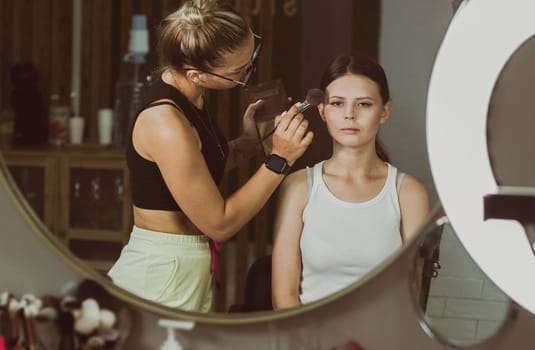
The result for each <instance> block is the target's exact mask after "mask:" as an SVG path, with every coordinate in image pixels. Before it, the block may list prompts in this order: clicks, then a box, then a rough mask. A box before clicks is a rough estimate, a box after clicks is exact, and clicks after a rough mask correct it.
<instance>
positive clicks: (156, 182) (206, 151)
mask: <svg viewBox="0 0 535 350" xmlns="http://www.w3.org/2000/svg"><path fill="white" fill-rule="evenodd" d="M161 99H169V100H172V101H173V102H174V103H176V105H177V106H179V107H180V109H181V110H182V112H183V113H184V115H185V116H186V118H187V119H188V120H189V122H190V123H191V124H192V125H193V126H194V127H195V129H196V130H197V133H198V134H199V137H200V139H201V145H202V149H201V152H202V155H203V157H204V161H205V162H206V165H207V166H208V169H209V170H210V174H211V175H212V178H213V179H214V181H215V183H216V184H218V183H219V182H220V181H221V179H222V177H223V172H224V170H225V163H226V161H227V156H228V144H227V141H226V139H225V137H224V136H223V134H222V133H221V130H220V128H219V126H218V125H217V124H216V123H215V122H214V121H213V120H212V119H211V118H210V115H209V114H208V112H207V110H206V107H205V108H204V109H203V110H200V109H198V108H197V107H196V106H195V105H193V104H192V103H191V102H189V100H188V99H187V98H186V97H185V96H184V95H183V94H182V93H181V92H180V91H178V90H177V89H175V88H174V87H173V86H171V85H169V84H167V83H165V82H164V81H163V80H162V79H161V77H159V78H157V79H156V80H154V81H153V83H152V84H151V85H150V86H149V88H148V89H147V93H146V95H145V98H144V99H143V103H142V108H141V109H140V111H139V112H138V113H137V114H136V116H135V117H134V118H133V120H132V121H131V122H130V126H129V130H128V133H127V137H126V162H127V165H128V169H129V172H130V185H131V189H132V202H133V204H134V205H135V206H137V207H139V208H143V209H155V210H170V211H180V208H179V206H178V204H177V203H176V202H175V199H174V198H173V196H172V195H171V192H169V189H168V188H167V185H166V184H165V182H164V179H163V177H162V173H161V172H160V169H159V168H158V166H157V165H156V163H155V162H152V161H149V160H147V159H145V158H143V157H141V156H140V155H139V153H137V152H136V150H135V149H134V145H133V143H132V132H133V129H134V124H135V122H136V120H137V117H138V116H139V113H141V111H143V110H144V109H147V108H150V107H151V106H153V105H159V104H163V103H165V104H169V105H171V106H172V104H171V103H170V102H160V103H154V102H155V101H158V100H161ZM201 118H202V120H201ZM211 125H212V126H213V128H212V129H210V126H211ZM214 133H215V134H216V136H217V139H218V140H214V137H213V136H212V135H213V134H214ZM218 141H219V144H220V145H221V147H222V149H223V153H224V154H223V155H222V154H221V150H220V149H219V146H218Z"/></svg>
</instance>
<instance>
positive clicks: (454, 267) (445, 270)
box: [426, 225, 508, 342]
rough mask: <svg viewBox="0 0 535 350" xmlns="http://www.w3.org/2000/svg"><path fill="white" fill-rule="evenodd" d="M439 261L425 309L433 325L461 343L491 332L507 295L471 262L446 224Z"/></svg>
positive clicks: (503, 313)
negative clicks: (436, 274)
mask: <svg viewBox="0 0 535 350" xmlns="http://www.w3.org/2000/svg"><path fill="white" fill-rule="evenodd" d="M439 261H440V265H441V269H439V270H438V276H437V277H436V278H434V279H433V280H432V282H431V288H430V291H429V299H428V304H427V311H426V314H427V316H428V318H429V319H430V320H431V323H432V326H433V328H435V329H437V330H439V331H440V332H441V333H442V334H443V335H445V336H446V337H448V338H450V339H454V340H457V341H460V342H474V341H477V340H479V339H483V338H486V337H487V336H489V335H491V334H492V333H494V332H495V331H496V330H497V328H498V327H499V326H500V324H501V323H502V320H503V319H504V317H505V314H506V311H507V308H508V298H507V297H506V296H505V295H504V294H503V293H502V292H501V291H500V290H499V289H498V288H497V287H496V286H495V285H494V284H493V283H492V281H490V280H489V279H488V278H487V277H486V276H485V274H484V273H483V272H482V271H481V270H480V269H479V268H478V267H477V265H476V264H475V263H474V262H473V261H472V259H471V258H470V256H469V255H468V253H467V252H466V250H465V249H464V247H463V246H462V244H461V243H460V242H459V240H458V239H457V236H456V235H455V233H454V231H453V229H452V228H451V226H449V225H447V226H446V227H445V229H444V232H443V234H442V239H441V244H440V256H439Z"/></svg>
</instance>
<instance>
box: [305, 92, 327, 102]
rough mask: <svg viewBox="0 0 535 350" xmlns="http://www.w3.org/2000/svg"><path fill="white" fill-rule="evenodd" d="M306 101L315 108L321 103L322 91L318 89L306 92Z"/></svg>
mask: <svg viewBox="0 0 535 350" xmlns="http://www.w3.org/2000/svg"><path fill="white" fill-rule="evenodd" d="M306 100H307V101H308V103H309V104H310V105H311V106H317V105H319V104H320V103H321V102H323V91H321V90H320V89H310V90H308V92H307V97H306Z"/></svg>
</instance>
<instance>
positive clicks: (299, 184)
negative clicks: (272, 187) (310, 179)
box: [280, 168, 307, 195]
mask: <svg viewBox="0 0 535 350" xmlns="http://www.w3.org/2000/svg"><path fill="white" fill-rule="evenodd" d="M306 188H307V176H306V170H305V169H304V168H303V169H299V170H296V171H294V172H293V173H291V174H289V175H288V176H286V177H285V178H284V180H283V181H282V184H281V187H280V190H281V191H283V192H287V193H291V194H292V195H296V194H298V193H301V192H303V193H306Z"/></svg>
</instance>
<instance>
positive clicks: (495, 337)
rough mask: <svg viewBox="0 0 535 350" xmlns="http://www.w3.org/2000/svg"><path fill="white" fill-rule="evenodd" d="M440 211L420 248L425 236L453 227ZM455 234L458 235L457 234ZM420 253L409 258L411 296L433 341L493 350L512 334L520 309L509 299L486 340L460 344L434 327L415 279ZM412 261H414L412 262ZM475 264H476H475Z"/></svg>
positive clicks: (420, 319)
mask: <svg viewBox="0 0 535 350" xmlns="http://www.w3.org/2000/svg"><path fill="white" fill-rule="evenodd" d="M438 209H439V210H433V213H434V216H432V217H430V218H429V219H430V221H429V222H428V223H427V224H426V226H425V227H424V228H423V230H421V233H420V234H419V235H418V237H417V238H416V240H417V242H416V243H415V244H416V245H417V246H419V245H420V244H421V243H422V240H423V239H425V235H427V234H430V233H432V232H433V231H434V230H437V229H441V230H444V227H445V226H446V225H451V222H450V221H449V218H448V217H447V216H446V215H445V212H444V209H443V208H442V207H439V208H438ZM453 234H455V235H456V233H455V232H453ZM418 251H419V249H418V248H416V249H415V250H414V252H415V253H414V254H413V256H412V257H411V258H409V266H408V279H409V287H410V288H411V295H412V298H411V299H412V304H413V307H414V310H415V312H416V315H417V317H418V322H419V323H420V327H421V328H422V330H423V331H424V332H425V333H426V334H427V335H428V336H429V337H430V338H432V339H435V340H436V341H437V342H438V343H440V344H442V345H444V346H446V347H453V348H455V349H472V348H474V349H479V348H480V347H482V346H489V347H490V348H492V347H493V346H494V345H495V344H498V343H499V341H500V339H503V338H504V337H506V335H507V334H508V332H511V329H512V327H513V325H514V324H515V323H514V321H515V319H516V318H517V315H518V313H519V308H518V306H517V305H516V304H515V302H514V301H512V300H511V299H509V298H508V300H507V309H506V311H505V313H504V317H503V319H502V320H501V321H499V322H500V324H499V326H498V327H496V329H495V330H494V332H493V333H492V334H491V335H489V336H487V337H484V338H481V339H474V340H473V341H472V342H466V343H462V342H458V341H455V340H452V339H450V338H448V337H447V336H446V335H445V334H443V333H442V332H441V331H440V329H438V328H437V327H436V326H435V325H433V322H432V321H431V319H430V318H429V317H428V316H427V315H426V314H425V311H424V310H422V307H421V305H420V301H419V294H418V292H419V287H418V282H417V281H416V279H415V276H417V275H418V273H419V271H418V264H417V260H418V258H419V256H418V254H417V252H418ZM465 254H468V252H467V251H465ZM411 259H412V261H411ZM474 263H475V262H474Z"/></svg>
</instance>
